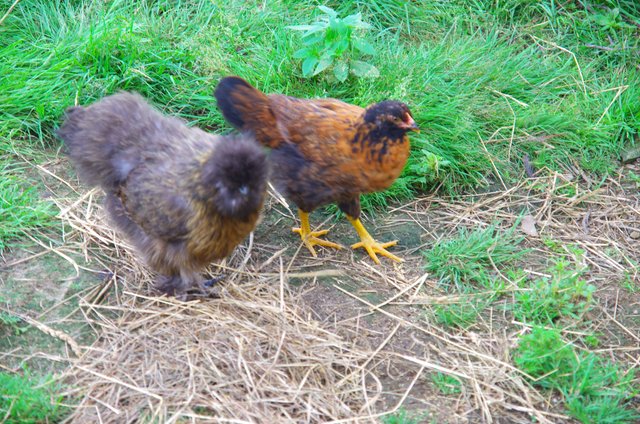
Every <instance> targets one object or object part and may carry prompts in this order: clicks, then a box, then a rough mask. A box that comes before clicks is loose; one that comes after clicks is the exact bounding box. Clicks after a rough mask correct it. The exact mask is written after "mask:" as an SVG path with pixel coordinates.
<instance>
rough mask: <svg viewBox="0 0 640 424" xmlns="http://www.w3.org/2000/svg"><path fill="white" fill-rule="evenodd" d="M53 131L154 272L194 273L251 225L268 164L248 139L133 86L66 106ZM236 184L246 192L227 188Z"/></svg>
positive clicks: (225, 252)
mask: <svg viewBox="0 0 640 424" xmlns="http://www.w3.org/2000/svg"><path fill="white" fill-rule="evenodd" d="M58 135H59V137H60V138H62V140H63V141H64V142H65V146H66V149H67V152H68V154H69V156H70V157H71V160H72V162H73V163H74V164H75V166H76V169H77V171H78V174H79V176H80V178H81V179H82V180H83V181H85V182H86V183H88V184H90V185H94V186H95V185H99V186H101V187H102V188H103V189H104V191H105V193H106V194H107V196H106V200H105V204H106V209H107V212H108V213H109V215H110V217H111V218H112V220H113V222H114V224H115V225H116V226H117V227H118V229H119V230H120V231H121V232H123V233H124V234H125V235H126V236H127V237H128V238H129V239H130V240H131V241H132V243H133V244H134V246H135V247H136V248H137V249H138V250H139V251H140V252H141V253H142V254H143V256H144V257H145V259H146V262H147V263H148V264H149V265H150V266H152V267H153V268H154V269H156V270H157V271H159V272H161V273H163V274H169V275H182V276H183V277H184V278H185V279H189V278H190V279H194V278H195V277H194V276H193V275H191V276H190V277H189V278H187V277H186V276H187V275H189V274H193V273H195V272H197V271H198V270H200V269H201V268H203V267H204V266H206V265H208V264H209V263H210V262H211V261H212V260H215V259H220V258H223V257H225V256H227V255H228V254H229V253H231V251H232V250H233V249H234V248H235V246H236V245H237V244H238V243H239V242H240V241H242V239H243V238H244V237H246V236H247V235H248V234H249V232H251V231H252V230H253V228H254V226H255V223H256V221H257V218H258V213H259V210H260V207H261V205H262V202H263V200H264V193H265V190H266V179H267V164H266V156H265V153H264V152H263V151H262V149H261V148H260V147H259V146H258V145H257V144H256V143H255V141H254V140H253V139H252V138H250V137H247V136H227V137H223V136H214V135H210V134H207V133H205V132H204V131H201V130H199V129H197V128H189V127H187V126H186V125H185V123H184V122H183V121H182V120H179V119H177V118H173V117H167V116H163V115H162V114H160V113H159V112H157V111H156V110H155V109H153V108H152V107H151V106H149V105H148V104H147V103H146V102H145V101H144V99H143V98H142V97H141V96H139V95H137V94H132V93H119V94H116V95H113V96H109V97H106V98H104V99H103V100H101V101H99V102H97V103H94V104H92V105H90V106H88V107H74V108H70V109H69V110H68V111H67V114H66V119H65V122H64V124H63V125H62V126H61V127H60V129H59V130H58ZM243 184H244V185H246V186H247V187H248V188H247V189H246V190H247V194H246V196H244V195H239V194H237V193H236V192H235V191H234V190H236V189H237V188H239V187H240V186H242V185H243ZM183 283H184V284H185V285H188V283H192V281H191V282H187V281H183Z"/></svg>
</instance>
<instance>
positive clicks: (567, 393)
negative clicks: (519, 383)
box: [514, 327, 640, 424]
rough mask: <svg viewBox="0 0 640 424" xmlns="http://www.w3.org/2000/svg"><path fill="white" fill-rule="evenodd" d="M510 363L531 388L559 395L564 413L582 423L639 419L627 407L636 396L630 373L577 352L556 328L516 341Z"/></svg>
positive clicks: (536, 331)
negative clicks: (524, 374)
mask: <svg viewBox="0 0 640 424" xmlns="http://www.w3.org/2000/svg"><path fill="white" fill-rule="evenodd" d="M514 362H515V364H516V365H517V366H518V368H520V369H521V370H522V371H524V372H525V373H527V375H529V376H530V377H532V378H533V380H532V383H533V384H534V385H537V386H540V387H543V388H546V389H553V390H557V391H558V392H560V393H561V394H562V395H563V397H564V399H565V405H566V407H567V410H568V413H569V414H570V415H571V416H573V417H574V418H576V419H578V420H579V421H580V422H582V423H589V424H596V423H597V424H600V423H606V424H614V423H615V424H622V423H633V422H637V420H638V419H640V414H639V413H638V411H634V410H633V409H632V408H630V407H629V405H628V403H629V402H630V401H631V399H632V398H633V397H634V396H635V395H636V394H637V393H638V389H637V388H636V387H634V386H633V380H634V373H633V370H630V371H629V372H626V373H624V372H622V371H620V370H619V369H618V367H617V366H616V365H615V364H613V363H611V362H609V361H606V360H603V359H601V358H599V357H598V356H597V355H595V354H594V353H592V352H582V351H577V350H576V349H575V348H574V347H573V345H572V344H570V343H567V342H565V341H564V340H562V336H561V334H560V330H558V329H556V328H542V327H534V328H533V330H532V331H531V333H529V334H527V335H524V336H522V337H521V338H520V342H519V344H518V347H517V348H516V351H515V354H514Z"/></svg>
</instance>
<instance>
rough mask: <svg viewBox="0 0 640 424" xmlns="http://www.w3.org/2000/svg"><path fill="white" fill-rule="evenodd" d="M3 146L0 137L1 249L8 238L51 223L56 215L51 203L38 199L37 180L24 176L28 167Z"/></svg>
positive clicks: (1, 249) (39, 196)
mask: <svg viewBox="0 0 640 424" xmlns="http://www.w3.org/2000/svg"><path fill="white" fill-rule="evenodd" d="M5 146H6V145H5V144H4V143H3V142H2V140H0V222H2V225H0V252H2V251H3V250H4V249H5V247H6V243H7V242H8V241H10V240H12V239H15V238H18V237H20V236H23V235H24V234H25V233H26V232H28V231H30V230H33V229H35V228H38V227H44V226H49V225H51V224H52V223H53V220H52V218H53V217H54V216H55V208H54V207H53V205H52V204H51V203H50V202H48V201H45V200H43V199H42V198H41V194H40V190H41V188H40V187H38V186H37V182H35V181H34V179H33V178H30V177H28V176H27V175H28V174H29V171H30V166H29V165H27V164H25V163H21V162H20V161H19V160H18V159H16V158H14V157H12V156H11V152H10V149H9V148H8V147H5ZM3 150H4V152H3ZM3 153H6V155H5V154H3Z"/></svg>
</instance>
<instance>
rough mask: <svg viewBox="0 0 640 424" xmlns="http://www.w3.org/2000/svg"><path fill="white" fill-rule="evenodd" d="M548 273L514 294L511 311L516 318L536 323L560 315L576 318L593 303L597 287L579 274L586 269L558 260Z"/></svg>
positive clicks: (542, 322) (549, 321)
mask: <svg viewBox="0 0 640 424" xmlns="http://www.w3.org/2000/svg"><path fill="white" fill-rule="evenodd" d="M550 271H551V276H550V277H543V278H540V279H537V280H536V281H535V282H534V283H533V284H531V283H530V282H526V283H524V284H526V286H527V287H523V291H519V292H517V293H516V295H515V300H516V303H515V304H514V305H513V314H514V316H515V318H516V319H518V320H520V321H523V322H527V323H536V324H549V323H553V322H555V321H556V320H557V319H559V318H561V317H571V318H576V317H578V316H580V315H582V314H583V313H585V312H586V311H588V310H589V309H590V308H591V306H592V304H593V293H594V292H595V290H596V287H595V286H594V285H592V284H587V282H586V281H585V280H583V279H582V278H581V276H582V275H583V274H584V272H585V269H577V270H576V269H571V268H570V267H569V264H568V263H567V262H566V261H564V260H560V261H558V262H557V263H556V264H555V265H554V267H553V268H552V269H551V270H550Z"/></svg>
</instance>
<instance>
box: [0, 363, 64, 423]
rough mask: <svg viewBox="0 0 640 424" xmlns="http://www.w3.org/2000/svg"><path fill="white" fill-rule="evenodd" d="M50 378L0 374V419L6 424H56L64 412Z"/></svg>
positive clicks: (56, 388)
mask: <svg viewBox="0 0 640 424" xmlns="http://www.w3.org/2000/svg"><path fill="white" fill-rule="evenodd" d="M58 391H59V387H57V386H55V385H54V384H53V381H52V378H51V377H50V376H46V377H42V378H37V377H35V376H32V375H30V374H29V373H28V372H25V373H24V375H20V374H8V373H5V372H0V417H3V421H2V422H6V423H15V424H18V423H22V424H29V423H45V422H57V420H58V419H59V418H60V417H61V416H62V415H63V414H64V413H65V410H66V408H65V407H63V406H62V405H61V404H60V402H61V400H62V397H61V396H60V395H57V394H56V392H58Z"/></svg>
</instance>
